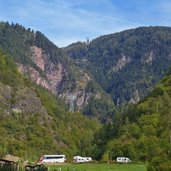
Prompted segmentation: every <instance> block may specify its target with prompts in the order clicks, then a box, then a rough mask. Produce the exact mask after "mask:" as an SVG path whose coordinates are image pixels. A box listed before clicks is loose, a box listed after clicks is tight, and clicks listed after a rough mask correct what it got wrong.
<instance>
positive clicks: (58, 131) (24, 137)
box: [0, 53, 99, 161]
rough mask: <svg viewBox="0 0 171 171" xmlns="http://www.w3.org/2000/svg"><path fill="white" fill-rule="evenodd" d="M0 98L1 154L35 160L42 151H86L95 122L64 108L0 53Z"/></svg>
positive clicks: (48, 152)
mask: <svg viewBox="0 0 171 171" xmlns="http://www.w3.org/2000/svg"><path fill="white" fill-rule="evenodd" d="M0 102H1V103H0V120H1V122H0V135H1V140H2V142H1V144H0V156H1V157H3V156H4V155H5V154H7V153H10V154H13V155H17V156H20V157H23V158H26V159H30V160H34V161H35V160H38V157H40V156H41V155H43V154H56V153H59V154H60V153H64V154H66V155H67V157H68V158H69V157H70V156H73V155H75V154H77V153H79V154H87V155H88V154H90V150H89V149H90V148H91V146H90V145H91V142H92V140H93V134H94V132H95V131H96V130H97V129H98V127H99V126H98V122H97V121H95V120H91V119H88V118H86V117H84V116H83V115H81V114H80V113H68V112H66V110H65V109H66V106H65V104H64V103H63V102H62V101H61V100H59V99H58V98H57V97H56V96H55V95H52V94H51V93H50V92H49V91H47V90H45V89H43V88H42V87H39V86H36V85H34V84H33V83H32V82H31V81H29V80H27V79H26V78H24V77H23V76H22V75H21V74H20V73H19V72H18V71H17V68H16V65H15V64H14V63H13V62H12V60H11V59H10V58H9V57H7V56H6V55H4V54H3V53H1V54H0ZM82 147H84V149H83V148H82Z"/></svg>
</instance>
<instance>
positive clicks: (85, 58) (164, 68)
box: [65, 27, 171, 105]
mask: <svg viewBox="0 0 171 171" xmlns="http://www.w3.org/2000/svg"><path fill="white" fill-rule="evenodd" d="M170 43H171V28H169V27H140V28H137V29H131V30H127V31H123V32H120V33H116V34H110V35H106V36H101V37H99V38H97V39H94V40H92V41H91V42H90V43H89V44H85V43H79V42H78V43H75V44H71V45H70V46H68V47H66V48H65V51H66V52H67V54H68V55H69V56H70V57H71V58H72V59H74V60H75V64H76V65H78V66H80V67H81V68H86V69H87V70H88V71H89V72H91V74H92V75H93V76H94V78H95V80H96V81H97V82H98V83H100V85H101V86H102V87H103V88H104V90H105V91H106V92H107V93H109V94H110V95H111V97H112V99H113V100H114V102H115V104H118V105H121V104H124V103H127V102H128V101H130V99H131V98H134V92H135V91H136V90H138V93H139V96H140V97H141V98H143V97H145V96H146V95H147V94H148V92H149V91H151V89H152V88H153V87H154V85H156V83H157V82H158V81H159V80H160V79H161V78H162V77H163V76H164V75H165V74H166V73H167V72H168V70H169V67H170V65H171V60H170V53H171V46H170ZM158 93H159V92H158ZM160 93H161V92H160Z"/></svg>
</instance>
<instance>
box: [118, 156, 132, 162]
mask: <svg viewBox="0 0 171 171" xmlns="http://www.w3.org/2000/svg"><path fill="white" fill-rule="evenodd" d="M116 161H117V162H118V163H129V162H131V160H130V159H129V158H128V157H117V158H116Z"/></svg>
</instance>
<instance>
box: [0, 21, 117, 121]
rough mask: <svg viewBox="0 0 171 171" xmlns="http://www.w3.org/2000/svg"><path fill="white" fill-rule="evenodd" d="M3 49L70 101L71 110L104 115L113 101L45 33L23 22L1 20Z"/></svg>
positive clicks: (33, 76)
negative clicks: (28, 26)
mask: <svg viewBox="0 0 171 171" xmlns="http://www.w3.org/2000/svg"><path fill="white" fill-rule="evenodd" d="M0 49H2V50H3V51H5V52H6V53H7V54H9V55H10V56H11V58H12V59H14V61H15V62H16V63H17V66H18V70H19V71H20V73H22V74H23V75H25V76H27V77H29V79H31V80H32V81H34V82H35V83H36V84H38V85H41V86H42V87H44V88H46V89H48V90H49V91H51V92H52V93H53V94H55V95H57V96H58V97H60V98H61V99H63V100H64V101H65V102H66V103H67V104H68V110H69V109H70V111H72V112H74V111H83V113H84V114H86V115H90V116H95V117H98V118H100V119H102V120H103V119H104V118H105V117H106V115H107V114H108V112H109V110H110V109H111V108H113V106H114V105H113V102H112V99H111V98H110V96H109V95H107V94H106V93H105V92H104V90H103V89H102V88H101V87H100V85H99V84H98V83H96V82H95V81H94V78H93V77H92V76H91V74H89V73H88V72H86V71H85V70H82V69H80V68H78V67H76V66H75V65H74V63H73V62H72V60H71V59H70V58H68V56H67V55H66V54H65V53H64V52H63V50H62V49H59V48H58V47H57V46H55V45H54V44H53V43H52V42H51V41H49V40H48V39H47V38H46V37H45V36H44V35H43V34H42V33H40V32H38V31H37V32H34V31H32V30H30V29H27V30H26V29H25V28H24V27H23V26H21V25H19V24H11V25H10V24H9V23H7V22H6V23H4V22H1V23H0Z"/></svg>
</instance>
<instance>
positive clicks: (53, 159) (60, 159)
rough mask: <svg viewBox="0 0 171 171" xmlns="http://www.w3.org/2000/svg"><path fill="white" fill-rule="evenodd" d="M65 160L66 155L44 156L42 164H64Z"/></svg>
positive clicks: (41, 159)
mask: <svg viewBox="0 0 171 171" xmlns="http://www.w3.org/2000/svg"><path fill="white" fill-rule="evenodd" d="M65 160H66V159H65V155H43V156H42V157H41V158H40V163H64V162H65Z"/></svg>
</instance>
